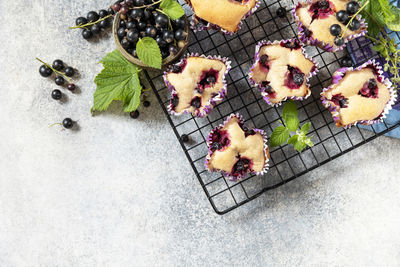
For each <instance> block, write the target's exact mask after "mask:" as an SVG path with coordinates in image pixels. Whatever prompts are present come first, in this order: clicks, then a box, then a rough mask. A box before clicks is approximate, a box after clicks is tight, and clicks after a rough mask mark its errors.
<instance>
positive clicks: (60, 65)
mask: <svg viewBox="0 0 400 267" xmlns="http://www.w3.org/2000/svg"><path fill="white" fill-rule="evenodd" d="M53 68H54V69H55V70H58V71H60V70H62V69H64V62H62V60H61V59H56V60H54V61H53Z"/></svg>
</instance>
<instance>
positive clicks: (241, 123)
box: [204, 113, 270, 182]
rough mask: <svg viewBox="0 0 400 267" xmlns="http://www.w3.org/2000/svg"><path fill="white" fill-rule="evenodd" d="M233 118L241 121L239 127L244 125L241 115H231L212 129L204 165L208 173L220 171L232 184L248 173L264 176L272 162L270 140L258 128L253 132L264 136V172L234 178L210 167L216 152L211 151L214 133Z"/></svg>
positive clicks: (208, 136)
mask: <svg viewBox="0 0 400 267" xmlns="http://www.w3.org/2000/svg"><path fill="white" fill-rule="evenodd" d="M233 117H236V118H238V119H239V125H244V120H243V117H242V115H240V114H239V113H232V114H231V115H229V116H228V117H227V118H226V119H225V121H224V122H223V123H222V124H220V125H218V126H217V127H215V128H214V129H212V130H211V131H210V133H209V134H208V135H207V138H206V144H207V147H208V155H207V157H206V159H205V161H204V164H205V167H206V169H207V170H208V171H210V172H217V171H219V172H221V173H222V175H223V176H224V177H226V178H227V179H228V180H230V181H232V182H236V181H239V180H241V179H243V178H244V177H245V176H246V175H247V174H248V173H250V174H254V175H263V174H265V173H267V172H268V170H269V160H270V156H269V149H268V144H267V143H268V138H267V136H266V134H265V132H264V131H263V130H261V129H256V128H254V129H253V131H254V132H256V133H260V134H261V135H262V137H263V141H264V147H263V151H264V157H265V163H264V168H263V169H262V171H259V172H255V171H252V172H247V173H245V174H243V175H242V176H232V175H231V174H230V173H229V172H226V171H223V170H219V169H210V168H209V167H208V163H209V161H210V160H211V156H212V155H213V153H214V151H212V149H211V143H212V135H213V133H214V132H215V131H217V130H220V129H222V128H223V127H225V126H226V124H227V123H228V122H229V120H230V119H231V118H233Z"/></svg>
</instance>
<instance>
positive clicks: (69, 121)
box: [62, 118, 74, 129]
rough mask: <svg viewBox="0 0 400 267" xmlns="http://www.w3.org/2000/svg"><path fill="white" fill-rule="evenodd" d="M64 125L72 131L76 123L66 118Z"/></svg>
mask: <svg viewBox="0 0 400 267" xmlns="http://www.w3.org/2000/svg"><path fill="white" fill-rule="evenodd" d="M62 125H63V127H64V128H65V129H71V128H72V127H73V126H74V121H73V120H72V119H70V118H65V119H64V120H63V121H62Z"/></svg>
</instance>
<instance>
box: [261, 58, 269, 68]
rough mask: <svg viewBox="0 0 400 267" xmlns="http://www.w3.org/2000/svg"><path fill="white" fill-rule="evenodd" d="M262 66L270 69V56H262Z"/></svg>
mask: <svg viewBox="0 0 400 267" xmlns="http://www.w3.org/2000/svg"><path fill="white" fill-rule="evenodd" d="M260 64H261V65H262V66H263V67H265V68H266V67H268V55H262V56H261V57H260Z"/></svg>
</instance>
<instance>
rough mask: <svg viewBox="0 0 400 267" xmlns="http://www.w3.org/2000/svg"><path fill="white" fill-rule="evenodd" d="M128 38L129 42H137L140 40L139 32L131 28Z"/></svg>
mask: <svg viewBox="0 0 400 267" xmlns="http://www.w3.org/2000/svg"><path fill="white" fill-rule="evenodd" d="M126 39H128V41H129V42H131V43H133V44H136V43H137V42H138V41H139V33H138V32H137V31H135V30H131V31H129V32H128V34H127V36H126Z"/></svg>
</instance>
